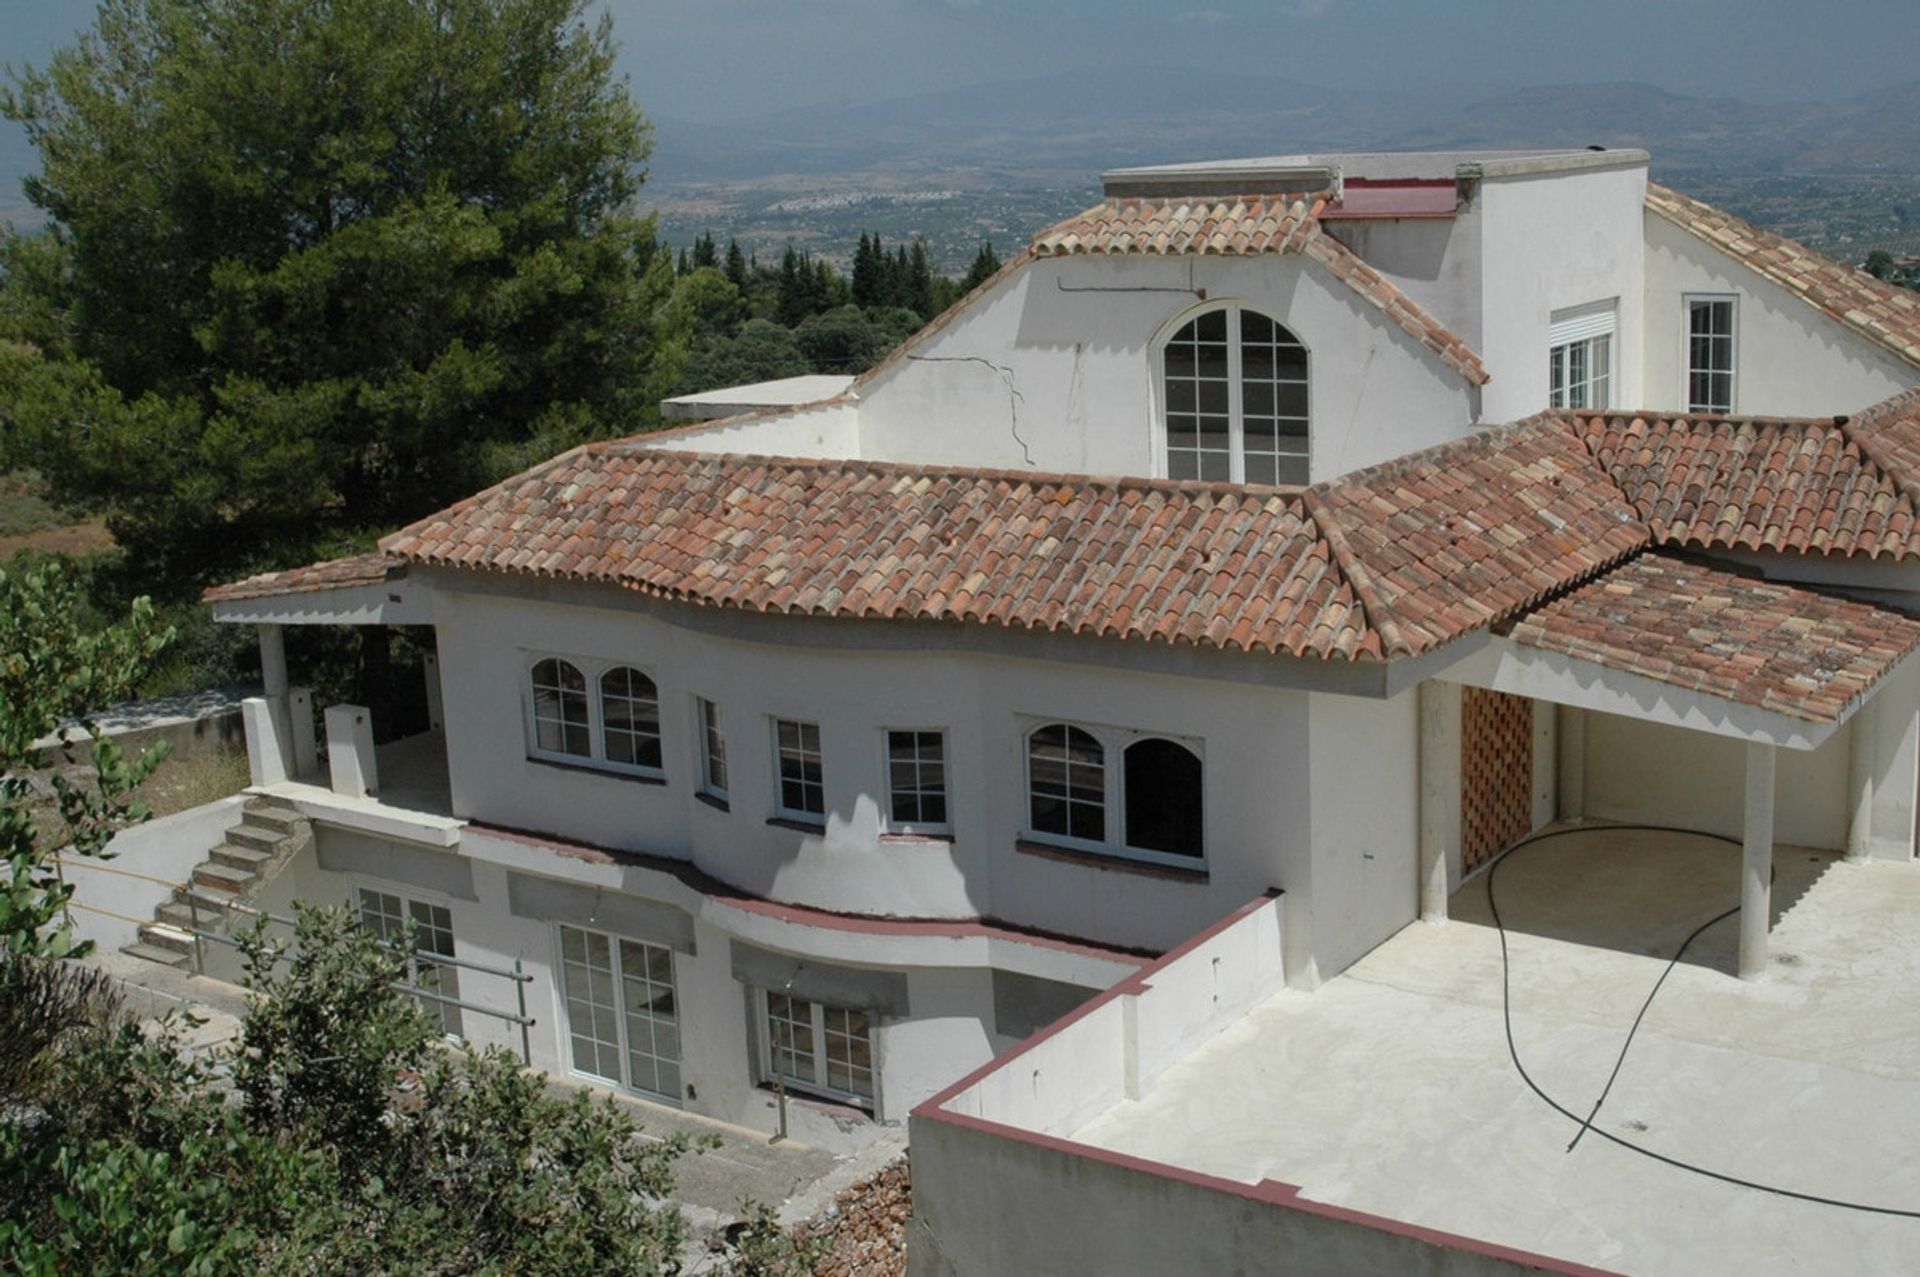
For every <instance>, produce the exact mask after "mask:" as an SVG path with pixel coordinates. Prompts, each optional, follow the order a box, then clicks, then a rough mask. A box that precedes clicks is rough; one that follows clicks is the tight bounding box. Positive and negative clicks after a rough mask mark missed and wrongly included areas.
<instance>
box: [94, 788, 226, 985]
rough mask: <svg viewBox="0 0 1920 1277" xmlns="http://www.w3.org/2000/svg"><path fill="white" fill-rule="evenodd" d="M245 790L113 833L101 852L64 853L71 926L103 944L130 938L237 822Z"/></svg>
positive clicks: (107, 945)
mask: <svg viewBox="0 0 1920 1277" xmlns="http://www.w3.org/2000/svg"><path fill="white" fill-rule="evenodd" d="M246 801H247V796H246V795H245V794H234V795H232V796H231V797H228V798H221V799H217V800H215V801H214V802H210V803H204V804H202V805H201V806H199V807H191V808H188V809H187V810H186V811H182V812H176V813H174V814H173V815H171V816H162V817H161V818H160V819H158V820H153V821H149V822H147V823H146V824H144V825H134V826H133V827H131V828H129V829H123V830H121V831H120V832H119V833H118V834H115V835H114V837H113V841H111V842H109V843H108V844H107V849H106V850H107V854H106V855H105V856H78V855H74V854H73V853H71V852H68V853H65V854H64V855H62V857H61V860H60V868H61V872H62V873H63V874H64V875H65V876H66V880H67V881H68V882H69V883H71V884H72V885H73V899H72V901H71V903H70V905H69V909H70V912H71V913H72V916H73V929H74V931H75V933H76V934H77V935H78V936H79V937H80V938H81V939H83V940H91V941H93V942H94V943H95V944H97V945H98V946H100V948H102V949H108V950H110V949H118V948H121V947H122V946H124V945H129V944H132V943H133V942H134V940H135V939H136V938H138V936H139V932H140V925H141V924H142V923H143V922H151V921H153V911H154V910H155V909H157V908H159V906H160V904H161V902H162V901H164V900H166V899H167V897H169V896H171V895H172V894H173V884H175V883H182V882H185V881H186V880H187V878H188V876H189V875H191V874H192V873H193V869H194V866H195V865H198V864H199V863H200V862H201V861H203V860H205V859H206V858H207V853H208V852H209V851H210V850H212V848H213V847H214V845H215V844H216V843H218V842H219V841H220V840H221V838H222V837H224V836H225V834H226V831H227V830H228V829H229V828H231V827H232V826H234V825H236V824H238V823H239V822H240V809H241V807H242V806H243V805H244V804H245V803H246Z"/></svg>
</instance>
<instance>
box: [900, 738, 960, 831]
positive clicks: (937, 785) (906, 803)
mask: <svg viewBox="0 0 1920 1277" xmlns="http://www.w3.org/2000/svg"><path fill="white" fill-rule="evenodd" d="M887 828H888V829H890V830H895V831H898V832H900V833H946V832H947V831H948V830H950V829H952V828H953V825H952V823H951V821H950V819H949V817H948V814H947V736H946V733H945V732H942V731H939V730H935V729H927V728H889V729H888V730H887Z"/></svg>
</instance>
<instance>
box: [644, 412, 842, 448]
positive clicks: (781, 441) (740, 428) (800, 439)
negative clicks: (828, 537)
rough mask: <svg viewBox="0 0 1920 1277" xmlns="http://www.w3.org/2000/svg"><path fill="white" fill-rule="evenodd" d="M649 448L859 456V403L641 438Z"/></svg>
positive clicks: (716, 424)
mask: <svg viewBox="0 0 1920 1277" xmlns="http://www.w3.org/2000/svg"><path fill="white" fill-rule="evenodd" d="M640 442H641V443H642V444H644V445H645V446H647V447H650V448H663V449H668V450H671V451H676V452H751V453H757V454H759V455H762V456H768V457H857V456H859V455H860V409H859V405H857V404H855V403H853V402H851V401H847V402H837V401H836V402H833V403H827V404H822V405H820V406H818V407H807V408H794V409H791V410H789V411H786V412H769V413H765V414H761V415H757V416H747V417H738V418H728V419H723V420H721V421H716V422H714V423H713V424H712V425H711V426H705V427H691V426H690V427H686V428H684V429H680V430H671V431H666V432H663V433H662V434H660V435H659V436H646V435H642V436H640Z"/></svg>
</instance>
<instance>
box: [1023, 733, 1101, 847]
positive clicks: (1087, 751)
mask: <svg viewBox="0 0 1920 1277" xmlns="http://www.w3.org/2000/svg"><path fill="white" fill-rule="evenodd" d="M1027 794H1028V801H1029V805H1030V809H1031V810H1030V815H1031V817H1032V825H1033V830H1034V832H1035V833H1042V834H1055V835H1058V836H1061V837H1066V838H1081V839H1085V840H1086V841H1088V842H1105V841H1106V837H1107V764H1106V752H1105V751H1104V750H1103V749H1101V747H1100V742H1099V741H1097V740H1095V739H1094V738H1093V736H1092V734H1091V733H1088V732H1084V731H1082V730H1080V729H1079V728H1078V727H1069V726H1067V725H1066V724H1065V723H1049V724H1047V725H1046V726H1045V727H1039V728H1035V729H1034V730H1033V732H1032V733H1030V734H1029V735H1028V736H1027Z"/></svg>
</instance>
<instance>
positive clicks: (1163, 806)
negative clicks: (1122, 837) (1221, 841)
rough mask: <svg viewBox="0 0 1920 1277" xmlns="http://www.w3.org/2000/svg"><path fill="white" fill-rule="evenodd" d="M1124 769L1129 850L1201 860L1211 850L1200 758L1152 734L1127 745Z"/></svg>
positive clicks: (1183, 746)
mask: <svg viewBox="0 0 1920 1277" xmlns="http://www.w3.org/2000/svg"><path fill="white" fill-rule="evenodd" d="M1123 768H1124V772H1125V774H1124V776H1123V784H1122V790H1123V792H1124V793H1125V794H1126V805H1127V832H1126V843H1127V846H1129V847H1131V848H1134V849H1136V850H1138V851H1158V852H1164V853H1166V854H1167V855H1170V856H1191V857H1193V858H1194V859H1195V860H1198V859H1199V858H1200V857H1201V856H1202V855H1203V854H1204V850H1203V849H1204V847H1205V841H1204V837H1203V833H1204V830H1203V821H1202V811H1201V806H1200V789H1201V772H1200V756H1199V755H1198V754H1195V753H1194V752H1193V751H1192V750H1190V749H1188V748H1187V747H1186V746H1185V745H1180V744H1176V743H1175V742H1173V741H1170V740H1162V739H1160V738H1159V737H1157V736H1149V737H1147V738H1146V739H1144V740H1137V741H1135V742H1134V743H1133V744H1131V745H1129V746H1127V750H1126V754H1125V755H1124V756H1123Z"/></svg>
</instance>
